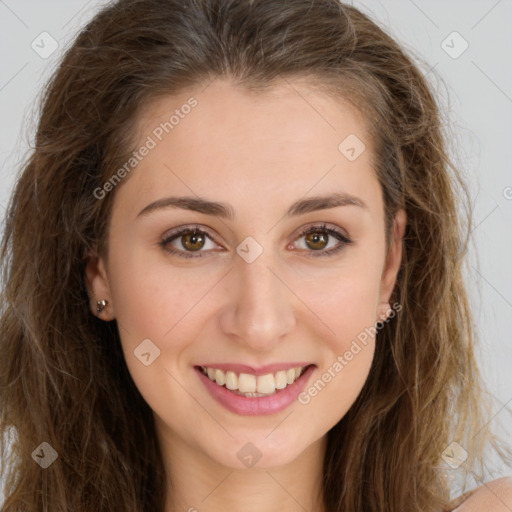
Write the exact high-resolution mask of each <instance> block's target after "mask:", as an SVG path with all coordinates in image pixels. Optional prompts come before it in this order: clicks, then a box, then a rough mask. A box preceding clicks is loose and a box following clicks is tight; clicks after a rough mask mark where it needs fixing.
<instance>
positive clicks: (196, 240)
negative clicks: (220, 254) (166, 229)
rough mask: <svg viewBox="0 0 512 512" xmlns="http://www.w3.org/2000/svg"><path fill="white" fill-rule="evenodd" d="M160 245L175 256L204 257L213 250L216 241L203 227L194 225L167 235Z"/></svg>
mask: <svg viewBox="0 0 512 512" xmlns="http://www.w3.org/2000/svg"><path fill="white" fill-rule="evenodd" d="M159 245H160V246H161V247H162V249H163V250H164V251H166V252H168V253H170V254H172V255H174V256H180V257H183V258H202V257H203V256H206V255H207V253H209V252H212V251H208V250H206V249H214V248H215V245H216V244H215V243H214V241H213V239H212V237H211V236H210V235H209V234H208V233H206V232H205V231H203V230H201V229H197V228H194V227H191V228H187V227H185V228H183V229H181V230H179V231H175V232H174V233H172V234H170V235H169V236H167V237H166V238H165V239H163V240H162V241H161V242H159Z"/></svg>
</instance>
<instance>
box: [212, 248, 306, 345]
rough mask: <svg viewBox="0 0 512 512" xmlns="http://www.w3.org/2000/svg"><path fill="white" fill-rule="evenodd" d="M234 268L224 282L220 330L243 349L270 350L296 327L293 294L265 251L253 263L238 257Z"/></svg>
mask: <svg viewBox="0 0 512 512" xmlns="http://www.w3.org/2000/svg"><path fill="white" fill-rule="evenodd" d="M234 265H235V268H234V269H233V271H232V272H230V273H229V282H227V283H226V289H225V290H226V293H227V294H228V296H229V299H228V301H227V304H226V306H225V308H224V309H223V311H222V313H221V328H222V331H223V333H224V334H225V335H226V336H229V337H230V338H231V339H233V340H234V341H235V342H237V343H239V344H241V345H244V346H245V347H246V348H251V349H253V350H255V351H260V352H261V351H271V350H272V349H273V348H274V346H275V345H276V344H277V343H279V342H280V340H282V339H283V337H284V336H285V335H286V334H288V333H291V332H292V331H293V329H294V328H295V324H296V318H295V311H294V305H293V298H294V294H293V292H292V291H291V290H290V289H289V288H288V287H287V284H286V280H285V279H284V276H283V275H282V274H283V272H282V271H281V272H280V271H279V266H278V265H276V264H275V262H274V261H273V260H272V259H271V258H270V257H268V255H267V253H266V252H265V251H264V252H263V254H262V255H260V256H259V258H257V259H256V260H255V261H253V262H252V263H247V262H246V261H244V260H243V259H242V258H237V260H236V261H235V263H234ZM280 274H281V275H280Z"/></svg>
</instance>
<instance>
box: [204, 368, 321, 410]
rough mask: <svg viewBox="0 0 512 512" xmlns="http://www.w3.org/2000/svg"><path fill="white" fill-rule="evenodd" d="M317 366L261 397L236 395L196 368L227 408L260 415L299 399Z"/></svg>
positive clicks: (214, 396)
mask: <svg viewBox="0 0 512 512" xmlns="http://www.w3.org/2000/svg"><path fill="white" fill-rule="evenodd" d="M315 368H316V366H314V365H313V366H309V367H308V368H307V369H306V371H305V372H304V373H303V374H302V375H301V376H300V377H299V378H298V379H297V380H296V381H295V382H294V383H293V384H290V385H288V386H286V387H285V388H284V389H282V390H281V391H277V392H276V393H274V394H273V395H269V396H261V397H245V396H240V395H235V394H234V393H232V392H231V391H229V389H227V388H225V387H224V386H219V385H218V384H217V383H215V382H213V381H212V380H210V379H209V378H208V377H207V376H206V375H205V374H204V373H203V372H202V371H201V370H200V369H198V368H195V370H196V371H197V373H198V374H199V378H200V379H201V381H202V382H203V384H204V385H205V387H206V389H207V390H208V391H209V392H210V394H211V396H212V397H213V398H214V399H215V400H217V402H219V403H220V404H221V405H223V406H224V407H225V408H226V409H228V410H229V411H231V412H234V413H236V414H241V415H244V416H259V415H265V414H274V413H276V412H279V411H282V410H284V409H286V408H287V407H288V406H289V405H291V403H292V402H293V401H294V400H296V399H297V397H298V396H299V394H300V393H301V392H302V390H303V389H304V388H305V387H306V382H307V380H308V378H309V376H310V375H311V374H312V373H313V371H314V370H315Z"/></svg>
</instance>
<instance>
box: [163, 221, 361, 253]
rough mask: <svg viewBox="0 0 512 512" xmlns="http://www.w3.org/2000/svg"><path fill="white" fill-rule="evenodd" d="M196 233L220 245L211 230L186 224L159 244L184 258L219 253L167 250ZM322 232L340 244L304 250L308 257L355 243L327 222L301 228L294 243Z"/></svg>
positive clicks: (343, 232) (294, 236)
mask: <svg viewBox="0 0 512 512" xmlns="http://www.w3.org/2000/svg"><path fill="white" fill-rule="evenodd" d="M331 226H332V227H331ZM194 231H198V232H200V233H203V234H204V235H206V236H207V237H208V238H209V239H210V240H211V241H212V242H213V243H215V244H217V245H220V244H218V242H217V241H216V240H215V237H214V236H213V235H212V234H211V233H210V230H209V228H207V227H206V226H203V225H200V224H186V225H183V226H180V227H177V228H174V229H171V230H170V231H168V232H166V233H165V234H164V235H163V236H162V239H161V241H160V242H159V245H160V246H161V247H162V248H163V249H164V250H165V251H167V252H168V253H171V254H173V255H177V256H178V257H183V258H201V257H204V256H205V255H208V254H209V253H211V252H217V251H213V250H211V249H210V250H208V251H202V250H199V251H185V250H180V249H176V248H172V249H167V248H166V246H167V244H169V243H170V242H173V241H174V240H176V239H179V238H180V236H183V235H185V234H188V233H191V232H194ZM322 231H323V232H325V233H327V234H328V236H330V237H333V238H336V239H337V240H338V242H339V243H338V244H337V245H336V246H335V247H333V248H331V249H327V250H326V249H323V250H318V251H313V250H311V251H307V250H304V252H305V253H307V254H306V255H307V257H322V256H324V257H328V256H330V255H332V254H335V253H337V252H340V251H341V250H343V249H344V248H345V246H347V245H350V244H352V243H353V240H352V239H351V238H350V235H348V233H346V231H345V230H343V229H341V228H340V227H338V226H336V225H334V224H330V223H326V222H320V223H312V224H310V225H309V226H306V227H302V228H300V229H299V230H298V231H297V232H296V233H295V234H294V235H292V236H293V241H294V242H295V241H296V240H298V239H300V238H302V237H304V236H306V235H308V234H309V233H312V232H313V233H314V232H322Z"/></svg>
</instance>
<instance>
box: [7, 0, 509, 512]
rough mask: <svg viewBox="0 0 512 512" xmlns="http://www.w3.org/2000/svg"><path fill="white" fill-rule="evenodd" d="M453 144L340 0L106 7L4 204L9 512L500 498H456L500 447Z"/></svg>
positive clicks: (483, 503) (498, 498)
mask: <svg viewBox="0 0 512 512" xmlns="http://www.w3.org/2000/svg"><path fill="white" fill-rule="evenodd" d="M443 148H444V145H443V138H442V134H441V131H440V121H439V113H438V109H437V106H436V103H435V100H434V98H433V97H432V94H431V93H430V91H429V89H428V87H427V85H426V83H425V80H424V79H423V77H422V76H421V74H420V72H419V71H418V70H417V68H416V67H415V66H414V65H413V63H412V61H411V60H410V59H409V58H408V57H407V56H406V55H405V54H404V53H403V51H402V50H401V49H400V48H399V46H398V45H397V43H396V42H394V41H393V40H392V39H391V38H390V37H389V36H388V35H386V34H385V33H384V32H383V31H382V30H381V29H379V28H378V27H377V26H376V25H375V24H374V23H373V22H372V21H370V20H369V19H368V18H367V17H366V16H365V15H363V14H361V13H360V12H359V11H358V10H356V9H355V8H353V7H350V6H347V5H343V4H340V3H338V2H337V1H336V0H321V1H317V2H311V1H310V0H291V1H287V2H280V1H276V0H254V1H249V0H237V1H235V0H187V1H180V2H178V1H174V0H166V1H165V2H158V1H156V0H121V1H118V2H116V3H114V4H112V5H110V6H108V7H106V8H105V9H104V10H103V11H102V12H101V13H100V14H98V15H97V16H96V17H95V18H94V19H93V20H92V21H91V22H90V23H89V24H88V25H87V27H86V28H85V29H84V30H83V31H82V32H81V33H80V34H79V36H78V38H77V40H76V41H75V43H74V44H73V46H72V47H71V48H70V49H69V51H68V52H67V54H66V56H65V58H64V60H63V62H62V64H61V66H60V67H59V69H58V70H57V72H56V73H55V76H54V77H53V79H52V81H51V83H50V85H49V87H48V88H47V90H46V94H45V98H44V101H43V107H42V111H41V117H40V124H39V129H38V132H37V138H36V147H35V150H34V153H33V155H32V156H31V157H30V159H29V161H28V162H27V165H26V166H25V168H24V171H23V173H22V175H21V177H20V179H19V182H18V183H17V186H16V188H15V191H14V194H13V196H12V201H11V204H10V208H9V213H8V216H7V221H6V229H5V236H4V242H3V247H2V251H3V252H2V259H3V261H4V283H5V284H4V289H5V299H4V304H3V309H2V318H1V324H0V342H1V343H2V350H3V354H4V358H3V359H2V363H1V373H0V374H1V379H2V380H1V383H2V386H1V393H2V394H1V398H0V399H1V402H2V427H1V428H2V432H3V433H4V434H5V437H6V438H7V437H8V434H12V436H11V437H12V440H11V445H7V444H6V445H4V447H3V448H4V449H3V452H4V464H3V465H4V471H5V473H6V476H5V481H6V499H5V503H4V505H3V508H2V510H3V512H11V511H14V510H17V511H18V510H30V511H32V510H33V511H36V510H47V509H48V510H52V511H64V510H66V511H68V510H80V511H89V510H95V511H103V510H105V511H107V510H116V511H117V510H123V511H124V510H127V511H143V510H144V511H145V510H148V511H165V512H175V511H181V510H189V511H193V510H199V511H201V510H208V511H217V510H240V509H242V508H243V509H244V510H253V511H261V510H265V511H271V510H287V511H296V510H311V511H315V512H334V511H336V512H338V511H348V510H350V511H365V512H368V511H393V512H396V511H402V510H404V511H405V510H407V511H437V512H439V511H447V510H457V511H458V512H460V511H471V510H493V511H499V510H508V509H509V508H510V507H511V506H512V485H511V483H510V479H500V480H499V481H496V482H493V483H488V484H486V485H485V486H483V487H482V488H480V489H479V490H476V491H475V492H472V493H470V495H468V494H467V493H466V494H464V495H463V496H461V497H459V498H458V499H455V500H451V495H450V486H451V484H452V482H451V478H450V476H451V471H452V472H453V469H454V468H461V469H465V470H466V471H473V470H475V471H477V474H478V469H475V468H477V467H478V464H480V468H481V465H482V464H483V456H484V449H485V447H486V445H487V444H492V445H493V446H494V447H495V448H497V449H498V451H500V450H501V449H500V448H499V446H497V444H496V441H495V440H494V437H493V436H492V433H491V432H489V429H488V426H487V427H484V428H483V429H482V425H487V424H488V421H489V416H488V414H489V410H490V409H489V408H488V407H487V406H486V402H482V401H481V400H480V398H481V396H482V395H483V392H484V391H483V389H484V388H483V384H482V382H481V380H480V377H479V373H478V368H477V366H476V363H475V359H474V352H473V348H474V343H475V341H474V336H473V333H472V325H471V322H470V316H469V311H468V305H467V298H466V292H465V288H464V284H463V282H462V277H461V275H462V264H463V255H464V249H465V246H466V242H467V234H468V232H469V231H468V230H464V227H463V226H464V223H463V222H462V221H461V219H459V218H458V214H457V212H458V209H457V207H458V204H457V196H456V194H457V192H458V191H459V189H460V190H462V191H464V188H463V184H462V183H461V181H460V178H459V175H458V174H457V172H456V171H455V170H454V169H453V168H452V167H451V165H450V163H449V161H448V159H447V157H446V154H445V152H444V149H443ZM500 453H501V454H502V455H503V456H506V454H505V453H504V452H502V451H500ZM8 454H12V455H11V456H9V455H8ZM9 457H11V458H9ZM504 506H505V507H508V508H505V509H504V508H503V507H504ZM500 507H501V508H500Z"/></svg>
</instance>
